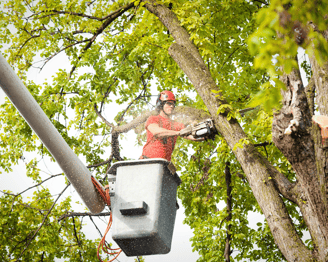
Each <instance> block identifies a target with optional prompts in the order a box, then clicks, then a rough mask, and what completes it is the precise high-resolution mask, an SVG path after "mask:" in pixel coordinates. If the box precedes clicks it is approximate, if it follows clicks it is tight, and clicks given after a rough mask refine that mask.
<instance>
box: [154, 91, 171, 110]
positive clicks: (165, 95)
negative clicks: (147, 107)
mask: <svg viewBox="0 0 328 262" xmlns="http://www.w3.org/2000/svg"><path fill="white" fill-rule="evenodd" d="M166 101H174V103H176V100H175V96H174V94H173V93H172V92H171V91H167V90H166V91H162V92H160V94H159V95H158V97H157V100H156V107H157V108H159V109H162V108H163V106H164V102H166Z"/></svg>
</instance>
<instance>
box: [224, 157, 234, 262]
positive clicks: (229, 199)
mask: <svg viewBox="0 0 328 262" xmlns="http://www.w3.org/2000/svg"><path fill="white" fill-rule="evenodd" d="M224 173H225V180H226V185H227V213H228V217H227V222H229V221H231V219H232V194H231V192H232V186H231V173H230V163H229V162H227V163H226V167H225V170H224ZM230 231H231V225H229V224H228V226H227V238H226V244H225V248H224V259H225V262H230V254H231V249H230V241H231V234H230Z"/></svg>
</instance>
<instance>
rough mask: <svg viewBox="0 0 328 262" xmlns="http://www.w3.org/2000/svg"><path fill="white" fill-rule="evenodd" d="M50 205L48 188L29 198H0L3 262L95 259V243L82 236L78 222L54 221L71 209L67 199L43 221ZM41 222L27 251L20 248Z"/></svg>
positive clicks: (0, 252) (7, 195)
mask: <svg viewBox="0 0 328 262" xmlns="http://www.w3.org/2000/svg"><path fill="white" fill-rule="evenodd" d="M52 204H53V199H52V196H51V194H50V192H49V190H48V189H45V188H42V189H39V190H37V191H35V192H34V194H33V197H32V198H31V199H30V200H29V201H24V199H23V198H22V197H21V196H17V197H14V196H12V195H9V194H4V195H3V196H1V197H0V205H1V209H0V254H1V257H2V260H3V261H14V260H16V259H18V258H19V257H21V260H22V261H40V260H43V261H55V259H63V261H81V257H83V259H85V260H87V261H98V260H97V250H96V243H95V242H94V241H90V240H88V239H86V238H85V235H84V233H83V232H82V231H81V227H82V222H81V221H80V220H79V219H77V218H75V223H74V224H72V221H71V220H72V219H71V218H66V219H63V220H61V221H58V218H59V217H60V216H61V215H63V214H65V213H66V212H67V211H69V210H71V206H70V198H69V197H68V198H66V199H64V200H62V201H61V203H60V204H58V205H56V206H55V208H54V209H53V210H52V212H51V214H50V215H49V216H48V217H47V219H45V220H44V217H45V215H46V214H47V212H48V210H49V208H50V207H51V206H52ZM42 224H43V226H42V227H41V229H40V231H39V232H38V234H37V235H36V237H35V239H34V240H33V242H32V243H31V244H30V246H29V249H28V252H24V253H23V255H22V256H21V253H22V250H23V249H24V248H25V246H26V245H27V243H28V242H29V241H30V239H31V238H32V236H33V235H34V232H35V231H36V230H37V229H38V228H39V227H40V226H41V225H42Z"/></svg>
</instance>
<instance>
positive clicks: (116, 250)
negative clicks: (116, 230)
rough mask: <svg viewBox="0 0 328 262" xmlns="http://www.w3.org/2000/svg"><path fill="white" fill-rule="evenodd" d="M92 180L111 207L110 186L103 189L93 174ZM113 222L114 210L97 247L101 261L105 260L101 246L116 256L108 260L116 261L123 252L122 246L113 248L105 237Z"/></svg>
mask: <svg viewBox="0 0 328 262" xmlns="http://www.w3.org/2000/svg"><path fill="white" fill-rule="evenodd" d="M91 180H92V183H93V184H94V186H95V187H96V188H97V190H98V192H99V194H100V196H101V198H102V199H103V200H104V202H105V203H106V205H107V206H108V207H110V206H111V202H110V195H109V186H108V185H107V186H106V187H105V191H104V190H103V189H102V187H101V185H100V184H99V183H98V181H97V180H96V179H95V178H94V177H93V176H91ZM112 223H113V217H112V212H110V216H109V221H108V225H107V228H106V231H105V234H104V236H103V237H102V239H101V240H100V243H99V245H98V249H97V257H98V259H99V261H101V262H104V261H103V260H102V259H101V258H100V255H99V250H100V247H101V249H102V250H103V251H104V252H105V253H106V254H108V255H112V256H114V258H112V259H111V260H109V261H107V262H112V261H114V260H115V259H116V258H117V257H118V256H119V254H121V252H122V249H120V248H111V247H110V245H107V243H106V239H105V238H106V235H107V233H108V231H109V229H110V228H111V226H112Z"/></svg>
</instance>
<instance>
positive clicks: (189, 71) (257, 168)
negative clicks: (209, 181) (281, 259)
mask: <svg viewBox="0 0 328 262" xmlns="http://www.w3.org/2000/svg"><path fill="white" fill-rule="evenodd" d="M144 2H145V7H146V8H147V9H148V10H149V11H150V12H152V13H154V14H155V15H156V16H157V17H158V18H159V19H160V21H161V22H162V23H163V24H164V25H165V26H166V27H167V28H168V30H169V31H170V32H171V34H172V36H173V37H174V39H175V40H176V42H177V43H174V44H172V46H171V47H170V48H169V54H170V55H171V56H172V58H173V59H174V60H175V61H176V62H177V64H178V65H179V66H180V68H181V69H182V70H183V71H184V72H185V74H186V75H187V76H188V77H189V79H190V81H191V82H192V84H193V85H194V87H195V89H196V90H197V92H198V94H199V95H200V96H201V98H202V99H203V101H204V103H205V105H206V106H207V108H208V110H209V112H210V114H211V116H212V117H213V119H214V121H215V124H216V127H217V129H218V131H219V132H220V133H221V135H222V136H224V137H225V139H226V141H227V143H228V144H229V146H230V148H231V149H232V150H233V152H234V154H235V155H236V158H237V159H238V161H239V163H240V164H241V166H242V168H243V170H244V172H245V174H246V176H247V179H248V181H249V183H250V186H251V188H252V190H253V193H254V196H255V198H256V199H257V201H258V203H259V205H260V207H261V209H262V211H263V213H264V215H265V217H266V219H267V222H268V224H269V226H270V229H271V232H272V234H273V236H274V239H275V241H276V243H277V245H278V247H279V249H280V250H281V252H282V253H283V254H284V256H285V257H286V259H287V260H288V261H312V260H313V255H312V253H311V251H309V250H308V249H307V248H306V247H305V246H304V244H303V243H302V241H301V239H300V238H299V236H298V234H297V232H296V230H295V227H294V225H293V223H292V221H291V219H290V217H289V215H288V212H287V209H286V207H285V205H284V202H283V201H282V199H281V197H280V194H283V195H284V196H285V197H287V198H289V199H291V200H293V201H294V202H296V199H295V196H294V195H293V194H291V192H290V189H291V188H292V186H293V185H292V184H291V183H290V182H289V181H288V180H287V179H286V178H285V177H284V176H283V175H282V174H280V173H279V172H278V171H277V170H276V169H275V168H274V167H272V165H271V164H270V163H269V162H268V161H267V160H266V159H265V158H264V157H262V156H261V155H260V154H259V153H258V152H257V151H256V149H255V147H254V146H253V145H252V144H245V145H244V146H243V148H237V149H234V146H235V145H236V144H237V143H239V142H241V141H243V140H244V141H247V136H246V134H245V133H244V131H243V130H242V128H241V127H240V125H239V124H238V122H237V121H236V120H235V119H233V118H232V119H230V120H229V121H228V120H227V117H226V114H219V115H218V114H217V111H218V108H219V107H220V106H221V105H222V104H223V103H225V102H224V100H223V99H222V98H220V97H216V96H215V95H216V94H214V93H213V92H212V90H218V88H217V86H216V84H215V82H214V80H213V78H212V76H211V74H210V72H209V70H208V68H207V67H206V65H205V64H204V62H203V61H202V59H200V55H199V53H198V51H197V49H196V47H194V45H193V44H192V43H191V41H190V40H189V35H188V33H187V32H186V30H185V29H184V28H182V27H181V26H180V23H179V21H178V19H177V18H176V16H175V15H174V13H173V12H171V11H170V10H169V9H168V8H166V7H165V6H162V5H160V4H158V3H156V2H155V1H154V0H147V1H144ZM271 177H272V178H274V179H271ZM277 188H279V190H278V189H277Z"/></svg>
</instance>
